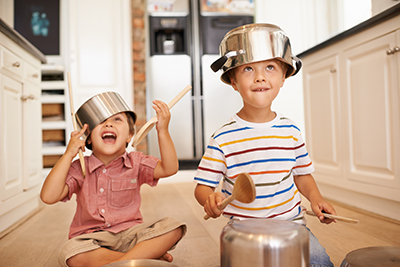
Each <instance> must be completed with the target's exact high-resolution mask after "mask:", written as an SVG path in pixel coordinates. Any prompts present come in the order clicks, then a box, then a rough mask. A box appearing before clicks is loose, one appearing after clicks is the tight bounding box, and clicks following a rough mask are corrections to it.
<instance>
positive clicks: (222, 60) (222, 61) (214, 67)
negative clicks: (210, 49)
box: [210, 56, 228, 72]
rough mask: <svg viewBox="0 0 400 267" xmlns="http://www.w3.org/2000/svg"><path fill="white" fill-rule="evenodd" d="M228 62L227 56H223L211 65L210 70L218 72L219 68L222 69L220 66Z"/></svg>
mask: <svg viewBox="0 0 400 267" xmlns="http://www.w3.org/2000/svg"><path fill="white" fill-rule="evenodd" d="M227 60H228V57H227V56H223V57H220V58H219V59H217V60H216V61H214V63H213V64H211V66H210V67H211V69H212V70H213V71H214V72H217V71H218V70H220V69H221V68H222V66H223V65H224V64H225V62H226V61H227Z"/></svg>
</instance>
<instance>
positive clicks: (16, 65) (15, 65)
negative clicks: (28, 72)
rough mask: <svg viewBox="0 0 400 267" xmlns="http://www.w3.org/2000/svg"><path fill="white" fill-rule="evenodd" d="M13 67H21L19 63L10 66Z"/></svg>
mask: <svg viewBox="0 0 400 267" xmlns="http://www.w3.org/2000/svg"><path fill="white" fill-rule="evenodd" d="M12 66H13V67H16V68H19V67H20V66H21V63H19V62H18V61H17V62H15V63H13V64H12Z"/></svg>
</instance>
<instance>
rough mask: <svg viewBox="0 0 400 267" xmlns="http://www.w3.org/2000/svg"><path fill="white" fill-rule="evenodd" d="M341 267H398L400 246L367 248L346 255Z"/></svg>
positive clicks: (399, 264) (399, 265) (399, 263)
mask: <svg viewBox="0 0 400 267" xmlns="http://www.w3.org/2000/svg"><path fill="white" fill-rule="evenodd" d="M340 266H341V267H376V266H379V267H400V246H397V247H395V246H382V247H367V248H360V249H357V250H354V251H352V252H350V253H349V254H347V255H346V258H345V259H344V260H343V262H342V264H341V265H340Z"/></svg>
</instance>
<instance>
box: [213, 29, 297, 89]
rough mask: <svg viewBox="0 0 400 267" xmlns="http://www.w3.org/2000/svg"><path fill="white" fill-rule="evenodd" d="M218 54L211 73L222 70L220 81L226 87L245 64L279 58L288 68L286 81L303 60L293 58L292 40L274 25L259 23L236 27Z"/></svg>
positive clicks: (295, 71) (226, 38)
mask: <svg viewBox="0 0 400 267" xmlns="http://www.w3.org/2000/svg"><path fill="white" fill-rule="evenodd" d="M219 51H220V55H221V57H220V58H219V59H217V60H216V61H215V62H214V63H213V64H212V65H211V69H212V70H213V71H214V72H217V71H218V70H219V69H221V70H222V71H223V73H222V75H221V80H222V81H223V82H224V83H227V84H231V81H230V79H229V76H228V72H229V71H230V70H231V69H233V68H235V67H238V66H241V65H243V64H248V63H253V62H258V61H264V60H269V59H274V58H276V59H278V60H280V61H282V62H283V63H286V64H287V66H288V70H287V72H286V78H288V77H290V76H293V75H296V73H297V72H298V71H299V70H300V69H301V66H302V63H301V60H300V59H299V58H297V57H296V56H294V55H292V50H291V45H290V41H289V37H288V36H287V35H286V33H285V32H284V31H282V29H281V28H279V27H278V26H276V25H273V24H266V23H256V24H248V25H244V26H240V27H237V28H235V29H233V30H231V31H230V32H228V33H227V34H225V37H224V38H223V39H222V41H221V44H220V46H219ZM293 60H294V61H295V65H296V67H295V65H294V64H293Z"/></svg>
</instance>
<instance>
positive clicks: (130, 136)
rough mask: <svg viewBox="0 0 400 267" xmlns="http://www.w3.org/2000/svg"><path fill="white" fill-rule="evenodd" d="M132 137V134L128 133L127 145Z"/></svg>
mask: <svg viewBox="0 0 400 267" xmlns="http://www.w3.org/2000/svg"><path fill="white" fill-rule="evenodd" d="M133 135H134V134H133V133H129V135H128V137H127V138H126V142H127V143H130V142H131V140H132V137H133Z"/></svg>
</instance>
